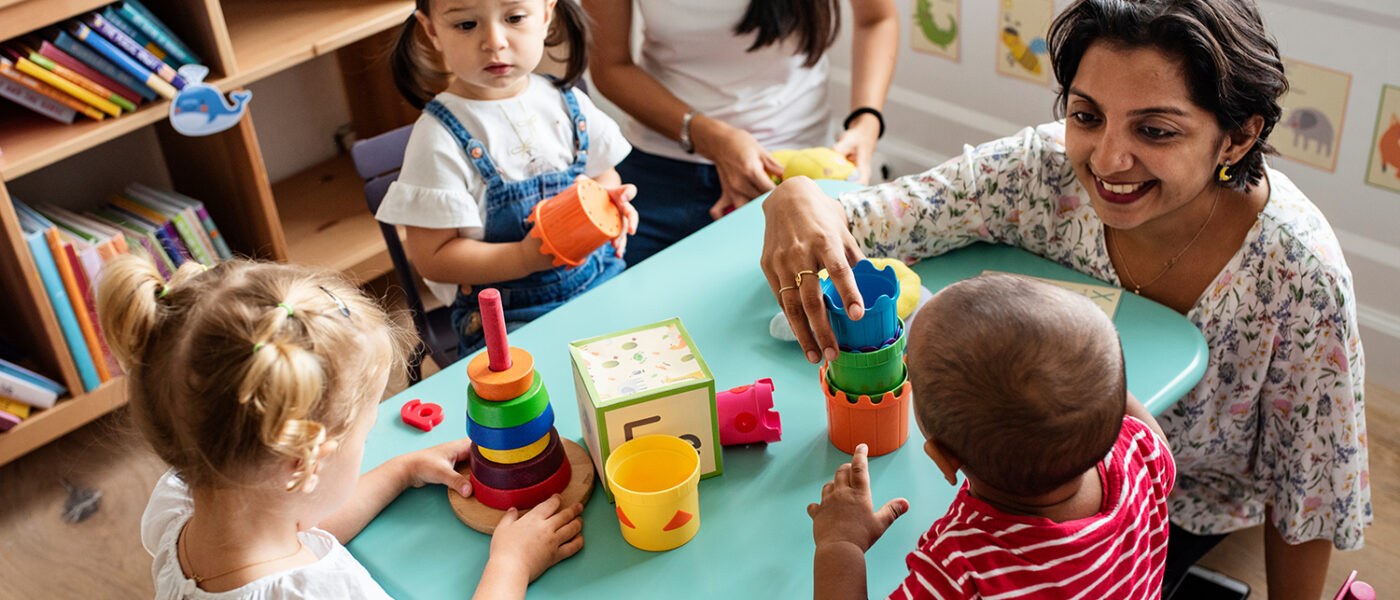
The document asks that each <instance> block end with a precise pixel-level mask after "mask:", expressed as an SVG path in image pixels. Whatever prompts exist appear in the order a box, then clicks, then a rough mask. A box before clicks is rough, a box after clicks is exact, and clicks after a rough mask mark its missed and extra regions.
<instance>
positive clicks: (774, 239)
mask: <svg viewBox="0 0 1400 600" xmlns="http://www.w3.org/2000/svg"><path fill="white" fill-rule="evenodd" d="M763 214H764V219H765V225H764V229H763V258H762V259H760V261H759V263H760V266H762V268H763V275H764V276H765V277H767V278H768V287H769V289H770V290H772V292H773V296H774V297H775V298H777V299H778V304H779V305H780V306H782V308H783V314H784V315H786V316H787V320H788V324H789V325H791V326H792V333H793V335H795V336H797V343H799V344H801V345H802V350H803V352H804V353H805V354H806V355H807V361H808V362H811V363H814V364H815V363H818V362H821V360H822V358H823V356H824V357H825V358H826V360H836V353H837V345H836V334H834V333H832V331H831V322H830V321H828V320H827V318H826V308H825V307H824V306H823V305H822V292H821V284H820V283H819V282H818V281H817V274H816V272H817V271H820V270H822V269H826V270H827V274H828V276H829V277H831V280H832V282H833V283H834V284H835V286H836V291H837V293H839V294H840V295H841V301H842V303H843V305H844V306H847V307H849V309H848V311H847V312H848V314H849V315H850V316H851V318H852V319H859V318H861V317H862V316H864V314H865V310H864V306H865V305H864V303H863V301H862V300H861V297H860V291H859V290H858V289H856V280H855V276H854V275H853V274H852V273H851V268H852V266H854V265H855V264H856V263H858V262H860V261H861V260H863V259H864V258H865V256H864V255H863V254H861V251H860V248H859V247H858V246H857V245H856V239H855V237H853V236H851V231H850V228H849V225H847V223H846V212H845V210H843V209H842V208H841V205H840V203H838V202H836V201H835V200H832V199H831V198H829V197H827V195H826V194H825V193H824V192H822V190H821V188H819V187H817V184H816V183H814V182H813V181H812V180H811V179H808V178H806V177H794V178H792V179H788V180H785V181H783V183H782V185H779V186H778V187H777V189H774V190H773V194H772V195H770V196H768V199H767V200H764V201H763Z"/></svg>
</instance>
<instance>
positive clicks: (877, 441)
mask: <svg viewBox="0 0 1400 600" xmlns="http://www.w3.org/2000/svg"><path fill="white" fill-rule="evenodd" d="M826 369H827V365H822V368H821V370H820V374H821V386H822V393H823V395H825V396H826V425H827V435H828V436H829V437H830V438H831V444H832V445H833V446H836V448H837V449H838V450H840V451H842V452H845V453H846V454H855V452H856V446H857V445H860V444H865V445H866V446H868V447H869V448H870V456H879V455H881V454H889V453H891V452H894V451H895V450H898V449H899V447H900V446H903V445H904V441H905V440H907V439H909V404H910V402H911V401H912V400H913V398H914V392H913V386H911V385H910V384H909V380H908V378H906V379H905V380H904V381H903V382H902V383H900V385H899V386H898V387H896V388H894V389H893V390H890V391H887V392H885V393H883V394H879V395H877V396H875V397H873V398H872V397H870V396H867V395H864V394H847V393H846V392H844V391H842V390H840V389H837V388H836V387H834V386H832V385H831V382H830V381H829V380H828V379H827V377H826Z"/></svg>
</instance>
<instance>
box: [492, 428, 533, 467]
mask: <svg viewBox="0 0 1400 600" xmlns="http://www.w3.org/2000/svg"><path fill="white" fill-rule="evenodd" d="M548 447H549V434H548V433H546V434H544V437H542V438H540V439H538V440H535V441H534V442H532V443H531V444H530V445H529V446H525V447H523V448H511V449H510V450H492V449H490V448H487V447H485V446H477V447H476V449H477V450H478V451H480V452H481V456H482V458H485V459H486V460H489V461H491V462H493V463H499V464H503V465H513V464H516V463H523V462H525V461H527V460H530V459H532V458H534V457H536V456H539V455H540V453H541V452H544V449H545V448H548Z"/></svg>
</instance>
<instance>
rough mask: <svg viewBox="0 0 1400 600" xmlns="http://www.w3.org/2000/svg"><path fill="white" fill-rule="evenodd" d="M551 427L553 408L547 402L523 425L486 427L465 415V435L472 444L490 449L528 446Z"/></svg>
mask: <svg viewBox="0 0 1400 600" xmlns="http://www.w3.org/2000/svg"><path fill="white" fill-rule="evenodd" d="M551 429H554V409H553V408H551V407H550V406H549V405H548V404H546V405H544V412H542V413H540V416H538V417H535V418H533V419H530V420H529V421H526V422H525V424H523V425H518V426H516V427H507V428H505V429H498V428H496V427H487V426H485V425H482V424H480V423H477V422H476V421H473V420H472V418H471V417H467V437H470V438H471V439H472V443H473V444H476V445H478V446H481V447H483V448H490V449H492V450H510V449H511V448H520V447H522V446H529V445H530V444H533V443H535V441H536V440H538V439H540V438H541V437H543V436H546V435H549V430H551Z"/></svg>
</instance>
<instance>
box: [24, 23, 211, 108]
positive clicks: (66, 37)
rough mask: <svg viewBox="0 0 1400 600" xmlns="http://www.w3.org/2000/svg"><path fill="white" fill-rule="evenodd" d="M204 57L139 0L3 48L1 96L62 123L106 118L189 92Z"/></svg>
mask: <svg viewBox="0 0 1400 600" xmlns="http://www.w3.org/2000/svg"><path fill="white" fill-rule="evenodd" d="M186 64H199V57H197V56H195V54H194V53H193V52H191V51H190V49H189V47H188V46H186V45H185V44H184V42H181V41H180V39H179V38H178V37H176V36H175V35H174V34H173V33H171V31H170V28H169V27H166V26H165V24H164V23H162V22H161V21H160V19H158V18H156V16H155V15H154V14H152V13H151V11H150V10H148V9H147V8H146V7H145V6H142V5H141V3H140V2H138V1H137V0H123V1H122V2H118V3H116V4H113V5H110V6H107V7H105V8H103V9H102V10H99V11H95V12H91V13H88V14H86V15H83V16H81V17H78V18H76V19H72V20H70V21H67V22H65V23H60V24H58V25H55V26H54V27H51V28H49V29H46V30H44V31H41V32H36V33H32V34H29V35H26V36H22V37H20V38H17V39H14V40H10V41H7V42H4V43H3V44H0V97H4V98H7V99H9V100H11V101H13V102H15V103H18V104H20V105H21V106H24V107H26V108H28V109H30V110H32V111H34V112H36V113H39V114H41V115H44V116H46V117H48V118H50V119H53V120H55V121H58V122H60V123H72V122H73V121H74V119H76V118H77V115H79V114H81V115H84V116H86V117H88V118H91V119H94V120H98V121H101V120H102V119H105V118H107V117H109V116H110V117H118V116H121V115H122V114H123V113H126V112H131V111H134V110H136V108H137V106H139V105H140V104H141V103H142V102H145V101H147V100H154V99H156V98H157V97H161V98H166V99H170V98H174V97H175V93H176V92H177V91H179V90H180V89H183V88H184V87H185V80H184V79H182V78H181V77H180V75H179V74H177V73H176V69H178V68H179V67H181V66H184V65H186Z"/></svg>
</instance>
